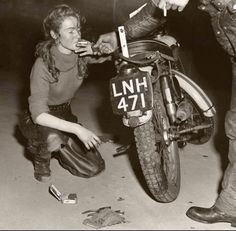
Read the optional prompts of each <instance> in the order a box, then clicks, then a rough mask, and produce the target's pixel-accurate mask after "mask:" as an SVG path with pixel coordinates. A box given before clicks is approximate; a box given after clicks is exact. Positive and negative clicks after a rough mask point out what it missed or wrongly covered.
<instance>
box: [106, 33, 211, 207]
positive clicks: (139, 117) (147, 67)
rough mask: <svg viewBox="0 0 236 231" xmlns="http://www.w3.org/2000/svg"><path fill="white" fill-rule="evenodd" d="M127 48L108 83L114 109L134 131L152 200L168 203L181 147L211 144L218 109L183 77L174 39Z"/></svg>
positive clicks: (175, 188)
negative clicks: (115, 72)
mask: <svg viewBox="0 0 236 231" xmlns="http://www.w3.org/2000/svg"><path fill="white" fill-rule="evenodd" d="M120 38H121V37H120ZM126 45H127V50H126V53H127V52H128V55H127V54H126V53H125V52H124V50H122V52H121V50H118V51H117V52H116V67H117V75H116V76H115V77H114V78H112V79H111V80H110V99H111V105H112V110H113V113H114V114H117V115H120V116H122V121H123V124H124V125H125V126H127V127H130V128H132V129H133V131H134V138H135V143H136V149H137V154H138V159H139V161H140V165H141V169H142V172H143V175H144V178H145V181H146V184H147V186H148V188H149V190H150V192H151V195H152V196H153V197H154V200H156V201H158V202H163V203H169V202H172V201H174V200H175V199H176V198H177V197H178V195H179V191H180V185H181V174H180V157H179V152H180V149H182V148H183V147H185V146H186V145H187V144H188V143H191V144H204V143H206V142H207V141H209V139H210V138H211V136H212V133H213V131H214V123H215V122H214V121H215V118H214V116H215V114H216V110H215V107H214V104H213V103H212V102H211V100H210V99H209V98H208V96H207V95H206V94H205V92H204V91H203V90H202V89H201V88H200V86H198V85H197V84H196V83H195V82H194V81H193V80H191V78H189V77H188V76H186V75H185V73H184V68H183V65H182V63H181V59H180V56H179V55H178V51H179V49H180V46H179V44H178V42H177V41H176V40H175V38H174V37H172V36H169V35H161V36H157V37H156V38H154V39H142V40H138V41H134V42H130V43H126ZM121 48H122V41H121Z"/></svg>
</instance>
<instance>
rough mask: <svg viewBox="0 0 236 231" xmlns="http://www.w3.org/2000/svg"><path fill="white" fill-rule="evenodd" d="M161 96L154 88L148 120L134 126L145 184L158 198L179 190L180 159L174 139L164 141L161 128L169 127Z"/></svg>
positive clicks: (172, 197) (172, 195)
mask: <svg viewBox="0 0 236 231" xmlns="http://www.w3.org/2000/svg"><path fill="white" fill-rule="evenodd" d="M162 102H163V101H162V96H161V94H160V92H159V91H157V89H156V90H155V91H154V110H153V112H154V115H153V118H152V120H150V121H148V122H147V123H145V124H143V125H141V126H139V127H137V128H135V129H134V135H135V141H136V147H137V152H138V157H139V161H140V164H141V168H142V171H143V175H144V178H145V180H146V183H147V186H148V188H149V190H150V192H151V194H152V195H153V197H154V199H155V200H156V201H158V202H163V203H168V202H172V201H174V200H175V199H176V198H177V196H178V194H179V190H180V178H181V177H180V160H179V148H178V145H177V141H171V142H170V143H168V144H167V143H166V142H165V140H164V131H168V130H169V129H170V125H169V120H168V117H167V115H166V112H165V108H164V105H163V103H162Z"/></svg>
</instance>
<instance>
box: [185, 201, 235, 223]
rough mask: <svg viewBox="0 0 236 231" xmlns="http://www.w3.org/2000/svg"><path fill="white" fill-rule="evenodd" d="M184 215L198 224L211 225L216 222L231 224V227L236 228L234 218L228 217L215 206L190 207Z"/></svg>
mask: <svg viewBox="0 0 236 231" xmlns="http://www.w3.org/2000/svg"><path fill="white" fill-rule="evenodd" d="M186 215H187V216H188V217H189V218H191V219H193V220H195V221H198V222H202V223H206V224H213V223H218V222H226V223H231V226H232V227H236V217H234V216H231V215H228V214H226V213H224V212H223V211H221V210H220V209H218V208H217V207H216V206H212V207H211V208H202V207H196V206H194V207H191V208H189V210H188V211H187V212H186Z"/></svg>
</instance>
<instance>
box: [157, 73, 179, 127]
mask: <svg viewBox="0 0 236 231" xmlns="http://www.w3.org/2000/svg"><path fill="white" fill-rule="evenodd" d="M160 85H161V92H162V97H163V100H164V104H165V106H166V110H167V114H168V117H169V119H170V124H174V123H175V121H176V104H175V99H174V95H173V87H172V84H171V79H170V77H169V76H168V75H167V74H164V75H162V76H160Z"/></svg>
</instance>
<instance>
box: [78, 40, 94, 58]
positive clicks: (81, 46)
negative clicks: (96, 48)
mask: <svg viewBox="0 0 236 231" xmlns="http://www.w3.org/2000/svg"><path fill="white" fill-rule="evenodd" d="M74 52H75V53H78V55H79V56H85V55H93V49H92V43H91V42H89V41H86V40H81V41H79V42H78V43H77V44H76V48H75V50H74Z"/></svg>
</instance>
